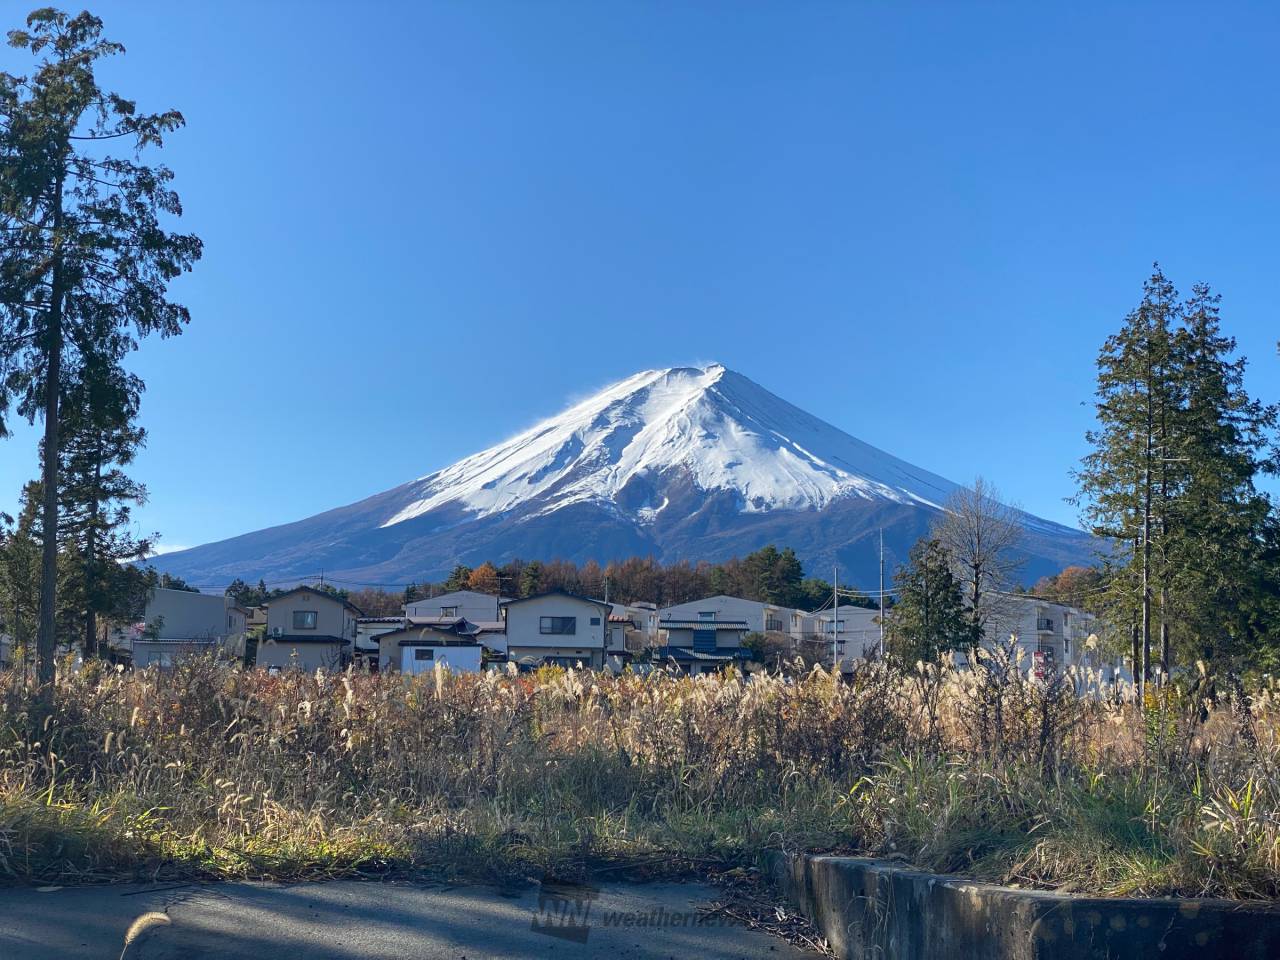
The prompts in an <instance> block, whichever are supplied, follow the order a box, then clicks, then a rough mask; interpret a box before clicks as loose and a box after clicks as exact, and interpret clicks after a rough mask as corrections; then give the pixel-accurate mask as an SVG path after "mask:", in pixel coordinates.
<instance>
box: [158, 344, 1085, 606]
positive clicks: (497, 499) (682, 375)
mask: <svg viewBox="0 0 1280 960" xmlns="http://www.w3.org/2000/svg"><path fill="white" fill-rule="evenodd" d="M955 488H956V484H954V483H952V482H951V481H949V480H946V479H944V478H942V477H940V476H937V475H936V474H933V473H930V472H928V471H926V470H922V469H920V468H918V467H914V466H912V465H911V464H909V463H907V462H905V461H903V460H900V459H898V458H897V457H894V456H892V455H890V454H888V453H885V452H884V451H882V450H878V449H876V448H875V447H872V446H870V445H869V444H866V443H863V442H862V441H861V440H858V439H856V438H854V437H851V436H849V435H848V434H846V433H844V432H843V431H841V430H838V429H836V428H835V427H833V426H831V425H830V424H827V423H825V422H823V421H822V420H819V419H818V418H817V417H814V416H812V415H811V414H808V413H806V412H805V411H803V410H800V409H799V408H798V407H795V406H793V405H792V404H790V403H787V402H786V401H785V400H782V399H781V398H779V397H777V396H775V395H774V394H772V393H770V392H769V391H767V390H765V389H764V388H763V387H761V386H759V385H758V384H756V383H753V382H752V381H751V380H749V379H747V378H746V377H744V376H741V375H740V374H737V373H734V372H732V371H730V370H726V369H725V368H724V367H722V366H720V365H719V364H713V365H711V366H708V367H705V368H692V367H677V368H673V369H668V370H649V371H645V372H643V373H638V374H636V375H635V376H632V377H629V378H627V379H626V380H623V381H621V382H619V383H616V384H614V385H613V386H610V387H608V388H606V389H604V390H602V391H600V392H599V393H597V394H595V395H594V396H592V397H591V398H589V399H587V400H584V401H582V402H581V403H578V404H576V405H575V406H573V407H571V408H569V409H568V410H566V411H565V412H564V413H562V414H560V415H559V416H556V417H553V418H551V419H549V420H546V421H544V422H542V423H539V424H538V425H537V426H535V427H533V428H531V429H529V430H526V431H525V432H523V433H521V434H519V435H518V436H516V437H514V438H512V439H511V440H508V441H506V442H504V443H500V444H497V445H496V446H493V447H490V448H489V449H487V450H483V451H481V452H480V453H477V454H474V455H473V456H470V457H467V458H465V459H463V460H460V461H458V462H457V463H455V464H453V465H452V466H449V467H446V468H445V469H443V470H439V471H436V472H435V473H430V474H427V475H426V476H424V477H420V478H419V479H417V480H413V481H410V482H409V483H406V484H403V485H401V486H399V487H396V488H394V489H392V490H388V491H386V492H384V493H380V494H377V495H375V496H373V497H369V498H368V499H366V500H362V501H360V502H358V503H354V504H351V505H349V506H346V507H340V508H338V509H336V510H330V511H327V512H325V513H322V514H318V515H317V516H314V517H310V518H308V519H306V520H301V521H298V522H296V523H290V524H285V525H283V526H279V527H272V528H269V529H267V530H261V531H257V532H255V533H249V534H245V535H243V536H240V537H234V538H232V539H230V540H224V541H221V542H219V543H212V544H206V545H205V546H201V547H196V548H194V549H191V550H185V551H182V552H179V553H173V554H166V555H165V556H163V557H161V558H158V559H157V560H156V561H155V562H156V565H157V566H159V567H161V568H163V569H165V570H168V571H169V572H171V573H175V574H178V575H180V576H182V577H184V578H186V579H187V580H189V581H191V582H195V583H202V584H221V583H225V582H229V581H230V580H231V579H233V578H235V577H237V576H240V577H244V578H246V579H256V578H258V577H265V578H266V579H268V580H278V579H288V578H291V577H302V576H307V575H311V574H314V573H317V572H318V571H320V570H321V569H323V570H324V571H325V572H326V574H328V575H329V576H332V577H337V578H343V577H345V578H348V579H351V580H357V581H363V582H377V583H393V582H407V581H409V580H423V579H435V578H440V577H442V576H444V575H446V574H447V573H448V571H449V570H450V569H451V568H452V567H453V565H454V564H456V563H468V564H476V563H479V562H480V561H482V560H484V559H492V560H495V561H502V560H505V559H509V558H511V557H513V556H521V557H525V558H542V559H549V558H553V557H564V558H567V559H572V560H578V561H584V560H587V559H591V558H594V559H597V560H601V561H605V560H609V559H613V558H618V557H624V556H630V555H632V554H653V555H655V556H658V557H660V558H662V559H664V560H677V559H689V560H694V561H696V560H703V559H705V560H719V559H725V558H727V557H729V556H732V555H735V554H738V555H741V554H744V553H746V552H749V551H750V550H753V549H756V548H757V547H759V546H762V545H763V544H765V543H770V542H773V543H778V544H780V545H781V544H787V545H791V546H793V547H795V548H796V551H797V553H799V554H800V556H801V558H802V559H803V560H805V561H806V564H807V565H809V566H813V567H814V568H815V570H818V571H820V570H826V569H827V568H829V567H830V566H831V564H833V563H834V562H836V560H837V558H838V559H839V562H840V564H841V566H842V575H843V576H845V577H852V578H854V580H855V582H860V583H863V584H867V585H869V584H870V583H871V582H872V580H873V578H874V576H875V575H876V573H877V565H878V558H877V556H876V555H875V553H874V552H873V551H871V550H870V549H869V540H870V539H871V538H875V539H877V540H878V531H879V530H880V529H881V528H883V529H884V531H885V542H886V553H887V554H888V559H889V562H890V564H896V563H897V562H899V561H900V560H901V558H904V557H905V555H906V551H907V550H908V549H909V547H910V545H911V543H912V542H914V540H915V539H916V538H917V537H918V536H919V535H920V534H922V533H923V532H925V531H926V530H927V529H928V526H929V524H930V523H931V522H932V520H933V519H934V518H935V517H936V516H937V513H938V511H939V509H940V507H941V505H942V504H943V503H944V502H945V501H946V499H947V497H948V496H949V495H950V494H951V492H952V491H954V490H955ZM1024 522H1025V525H1026V527H1027V549H1028V553H1029V554H1030V555H1031V561H1030V563H1029V564H1028V567H1027V569H1026V571H1025V574H1026V576H1027V577H1028V578H1031V577H1033V576H1038V575H1039V574H1041V573H1044V572H1056V571H1057V570H1058V569H1061V567H1062V566H1064V565H1065V564H1067V563H1070V562H1082V561H1085V560H1087V559H1088V557H1089V554H1090V550H1091V547H1090V542H1089V539H1088V538H1087V537H1086V536H1085V535H1084V534H1083V533H1081V532H1080V531H1078V530H1072V529H1071V528H1069V527H1064V526H1061V525H1059V524H1055V523H1051V522H1049V521H1046V520H1041V519H1039V518H1036V517H1032V516H1030V515H1024Z"/></svg>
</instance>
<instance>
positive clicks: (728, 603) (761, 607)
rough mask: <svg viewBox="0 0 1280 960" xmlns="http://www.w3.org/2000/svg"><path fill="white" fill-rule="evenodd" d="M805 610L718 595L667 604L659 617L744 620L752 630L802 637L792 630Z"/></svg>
mask: <svg viewBox="0 0 1280 960" xmlns="http://www.w3.org/2000/svg"><path fill="white" fill-rule="evenodd" d="M801 612H802V611H798V610H795V609H793V608H791V607H783V606H779V605H778V604H776V603H761V602H760V601H759V600H744V599H743V598H742V597H730V596H727V595H725V594H718V595H716V596H714V597H706V598H704V599H702V600H691V601H690V602H689V603H678V604H676V605H675V606H671V607H664V608H663V609H662V610H661V611H660V614H659V617H658V620H659V622H661V621H663V620H706V619H714V620H724V621H736V620H741V621H744V622H745V623H746V625H747V632H748V633H786V634H791V635H792V636H793V637H796V638H797V639H798V635H797V634H792V630H793V629H794V627H795V625H796V623H797V621H796V619H795V614H798V613H801Z"/></svg>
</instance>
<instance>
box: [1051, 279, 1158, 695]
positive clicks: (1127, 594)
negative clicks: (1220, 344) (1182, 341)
mask: <svg viewBox="0 0 1280 960" xmlns="http://www.w3.org/2000/svg"><path fill="white" fill-rule="evenodd" d="M1179 313H1180V307H1179V305H1178V302H1177V292H1176V291H1175V290H1174V288H1173V284H1171V283H1170V282H1169V281H1168V279H1167V278H1166V277H1165V276H1164V274H1163V273H1162V272H1161V271H1160V268H1159V266H1158V265H1157V266H1156V267H1155V269H1154V272H1153V273H1152V275H1151V277H1150V278H1148V280H1147V282H1146V284H1145V285H1144V288H1143V297H1142V302H1141V303H1140V304H1139V305H1138V308H1137V309H1136V310H1134V311H1133V312H1131V313H1130V314H1129V315H1128V316H1127V317H1126V318H1125V322H1124V325H1123V326H1122V327H1121V329H1120V331H1119V332H1118V333H1116V334H1114V335H1113V336H1111V337H1108V338H1107V341H1106V343H1105V344H1104V345H1103V348H1102V351H1101V353H1100V355H1099V357H1098V381H1097V391H1096V400H1095V413H1096V416H1097V420H1098V426H1097V428H1096V429H1095V430H1091V431H1089V433H1088V434H1087V435H1086V436H1087V439H1088V440H1089V442H1090V444H1091V445H1092V446H1093V449H1092V450H1091V451H1090V453H1089V454H1087V455H1086V456H1085V458H1084V460H1083V461H1082V465H1081V469H1080V470H1079V471H1077V473H1076V477H1077V480H1078V482H1079V494H1078V496H1077V502H1079V503H1080V504H1082V506H1083V515H1084V519H1085V521H1086V524H1087V525H1088V526H1089V528H1090V529H1091V530H1092V531H1093V532H1094V533H1095V534H1097V535H1098V536H1100V537H1105V538H1107V539H1108V540H1109V541H1110V542H1111V543H1112V544H1113V545H1114V546H1115V547H1116V549H1119V550H1122V551H1126V552H1127V553H1128V556H1127V558H1126V562H1124V563H1123V564H1121V565H1120V566H1119V567H1118V569H1117V574H1116V575H1115V576H1114V577H1112V578H1111V579H1110V580H1109V600H1110V603H1109V610H1110V612H1111V615H1112V617H1113V618H1116V619H1118V620H1119V621H1121V622H1125V621H1132V622H1133V623H1134V625H1135V627H1136V630H1137V633H1136V640H1137V642H1136V649H1135V664H1134V675H1135V677H1136V678H1137V680H1138V683H1139V686H1140V688H1144V687H1145V684H1146V680H1147V678H1148V677H1149V676H1150V674H1151V635H1152V624H1153V612H1154V613H1156V614H1158V615H1159V616H1160V617H1161V620H1162V623H1164V624H1165V627H1164V630H1162V633H1166V634H1167V623H1168V621H1167V614H1168V611H1167V609H1163V608H1161V609H1157V610H1155V611H1153V603H1152V600H1153V585H1154V584H1156V583H1160V584H1162V585H1167V583H1168V567H1167V556H1166V554H1165V552H1164V550H1163V547H1164V544H1165V539H1166V537H1167V536H1168V534H1169V530H1170V516H1169V512H1170V506H1171V504H1172V502H1173V501H1174V499H1175V498H1176V496H1177V491H1178V486H1179V484H1178V480H1177V478H1176V477H1175V476H1173V475H1171V469H1172V464H1173V461H1174V459H1175V458H1173V457H1171V456H1170V452H1171V451H1172V450H1173V449H1174V446H1173V444H1172V442H1171V440H1172V437H1171V428H1172V426H1173V424H1174V422H1175V421H1176V411H1177V410H1178V409H1179V406H1180V404H1179V396H1178V389H1179V384H1178V382H1177V379H1176V377H1175V371H1174V369H1173V364H1174V354H1173V334H1174V326H1175V324H1176V322H1177V319H1178V316H1179ZM1157 541H1159V545H1160V549H1156V548H1155V545H1156V542H1157ZM1162 595H1163V593H1162Z"/></svg>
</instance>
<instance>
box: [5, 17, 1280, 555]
mask: <svg viewBox="0 0 1280 960" xmlns="http://www.w3.org/2000/svg"><path fill="white" fill-rule="evenodd" d="M31 5H34V0H33V3H32V4H31ZM25 9H26V8H25V6H22V5H19V4H14V3H6V4H4V5H3V13H2V14H0V16H3V19H4V21H5V23H4V24H3V25H4V26H5V27H6V28H8V27H11V26H16V25H18V21H19V20H20V18H21V15H22V13H23V12H24V11H25ZM93 9H94V10H95V12H97V13H99V14H100V15H101V16H102V17H103V18H104V19H105V20H106V22H107V27H108V34H109V35H110V36H112V37H114V38H116V39H119V40H121V41H122V42H124V43H125V45H126V46H127V47H128V51H129V52H128V55H127V56H125V57H123V58H120V59H119V60H118V61H116V62H114V63H112V64H111V65H110V68H109V71H108V72H107V75H106V76H105V77H104V79H105V80H108V81H109V82H110V84H111V85H112V86H114V87H115V88H116V89H118V90H119V91H120V92H121V93H124V94H125V95H127V96H130V97H133V98H136V99H137V100H138V101H139V103H140V105H141V106H142V107H144V108H156V109H158V108H167V107H177V108H178V109H180V110H182V111H183V112H184V113H185V115H186V117H187V121H188V127H187V129H186V130H184V131H182V132H181V133H179V134H177V135H175V136H174V137H173V138H172V140H171V144H170V146H169V147H167V148H166V150H165V151H164V152H163V159H164V161H165V162H166V163H168V164H169V165H170V166H171V167H172V168H173V169H174V170H175V171H176V173H177V186H178V188H179V190H180V192H181V194H182V196H183V200H184V202H185V206H186V217H185V220H184V226H185V227H186V228H189V229H191V230H193V231H195V232H197V233H198V234H199V235H201V236H202V237H203V238H204V240H205V243H206V256H205V259H204V261H203V262H202V263H201V264H200V265H199V266H198V268H197V271H196V273H194V274H193V275H192V276H191V277H189V278H185V279H184V280H183V281H182V282H181V283H180V284H179V285H178V286H177V287H176V289H175V294H176V295H177V296H178V298H179V299H181V300H182V301H183V302H185V303H186V304H188V305H189V306H190V308H191V311H192V314H193V322H192V324H191V326H190V328H189V330H188V331H187V333H186V334H184V335H183V336H182V337H180V338H177V339H173V340H168V341H153V342H148V343H146V344H145V346H144V347H143V349H142V350H141V351H140V352H139V353H138V354H137V355H136V356H135V359H134V366H135V368H136V369H137V371H138V372H139V373H140V374H141V375H142V376H143V378H144V379H145V380H146V382H147V394H146V397H145V399H144V404H143V419H144V423H145V426H146V427H147V428H148V430H149V431H150V444H149V446H148V448H147V450H146V451H145V453H144V454H143V455H142V457H141V458H140V459H139V461H138V463H137V465H136V470H135V473H136V475H137V476H138V478H139V479H141V480H142V481H144V482H145V483H146V484H147V486H148V488H149V490H150V495H151V499H150V502H149V504H148V505H147V506H146V507H145V508H144V509H142V510H141V511H139V513H138V516H139V518H140V522H141V526H142V527H143V528H145V529H146V530H158V531H160V532H161V533H162V534H163V536H164V539H165V541H166V543H167V544H168V545H169V546H170V547H175V546H181V545H193V544H197V543H201V542H205V541H208V540H214V539H220V538H223V537H226V536H231V535H234V534H237V533H242V532H245V531H249V530H253V529H257V528H260V527H263V526H268V525H271V524H275V523H281V522H285V521H288V520H294V519H298V518H301V517H304V516H308V515H310V514H313V513H316V512H318V511H320V510H323V509H326V508H329V507H333V506H337V505H340V504H344V503H347V502H350V501H352V500H356V499H358V498H360V497H362V496H365V495H368V494H371V493H375V492H377V491H380V490H383V489H386V488H388V487H391V486H394V485H396V484H398V483H401V482H403V481H405V480H408V479H410V478H413V477H416V476H419V475H422V474H424V473H427V472H429V471H431V470H433V469H435V468H438V467H441V466H445V465H447V464H449V463H451V462H452V461H454V460H456V459H458V458H459V457H461V456H464V455H466V454H468V453H472V452H474V451H476V450H478V449H480V448H482V447H484V446H486V445H488V444H490V443H493V442H496V441H498V440H501V439H503V438H505V437H507V436H509V435H511V434H513V433H515V432H516V431H517V430H519V429H521V428H523V427H526V426H528V425H529V424H531V423H532V422H534V421H535V420H537V419H539V418H541V417H544V416H547V415H550V414H554V413H555V412H557V411H558V410H559V409H561V408H562V407H563V406H564V405H565V404H566V402H567V401H568V400H569V399H571V398H574V397H580V396H582V395H584V394H586V393H588V392H590V391H592V390H593V389H595V388H597V387H599V386H602V385H604V384H605V383H608V382H610V381H613V380H616V379H619V378H621V377H623V376H626V375H628V374H630V373H632V372H634V371H636V370H640V369H645V368H649V367H658V366H669V365H675V364H686V363H696V362H702V361H711V360H718V361H721V362H723V363H724V364H726V365H727V366H729V367H730V368H732V369H735V370H737V371H739V372H741V373H744V374H746V375H747V376H749V377H751V378H752V379H754V380H756V381H757V382H759V383H761V384H762V385H764V386H765V387H767V388H769V389H771V390H773V391H774V392H775V393H778V394H780V395H782V396H783V397H785V398H786V399H788V400H790V401H792V402H793V403H796V404H797V405H799V406H801V407H803V408H805V409H807V410H809V411H810V412H812V413H814V414H816V415H818V416H821V417H823V418H824V419H826V420H828V421H830V422H831V423H833V424H835V425H837V426H839V427H841V428H843V429H845V430H847V431H848V432H850V433H852V434H854V435H855V436H857V437H860V438H862V439H864V440H866V441H868V442H871V443H874V444H876V445H878V446H880V447H883V448H885V449H887V450H889V451H891V452H893V453H894V454H896V455H898V456H901V457H904V458H905V459H907V460H910V461H913V462H915V463H917V464H919V465H920V466H923V467H926V468H928V469H930V470H933V471H936V472H938V473H941V474H943V475H944V476H948V477H951V478H952V479H955V480H961V481H963V480H968V479H971V478H972V477H973V476H974V475H976V474H982V475H984V476H986V477H988V478H989V479H991V480H992V481H994V482H995V483H996V484H997V485H998V486H999V487H1000V488H1001V489H1002V490H1003V491H1004V492H1005V493H1006V495H1007V497H1008V498H1009V499H1011V500H1013V501H1016V502H1018V503H1019V504H1020V505H1022V506H1023V507H1025V508H1027V509H1029V510H1031V511H1033V512H1035V513H1038V514H1041V515H1043V516H1046V517H1050V518H1053V519H1056V520H1060V521H1064V522H1074V520H1075V510H1074V508H1073V507H1071V506H1069V505H1068V504H1066V503H1065V502H1064V498H1065V497H1067V496H1069V495H1070V493H1071V492H1072V482H1071V479H1070V476H1069V471H1070V469H1071V468H1072V467H1073V466H1074V465H1075V463H1076V462H1077V461H1078V459H1079V457H1080V455H1081V454H1082V452H1083V450H1084V441H1083V434H1084V431H1085V430H1086V429H1087V428H1088V426H1089V425H1090V422H1091V412H1090V410H1089V408H1088V406H1087V403H1088V401H1089V399H1090V396H1091V392H1092V385H1093V384H1092V380H1093V372H1094V368H1093V362H1094V359H1095V357H1096V354H1097V350H1098V347H1099V346H1100V344H1101V343H1102V341H1103V339H1104V338H1105V337H1106V335H1107V334H1108V333H1109V332H1111V331H1112V330H1113V329H1114V328H1115V327H1116V326H1117V324H1118V323H1119V322H1120V320H1121V318H1122V317H1123V315H1124V313H1125V312H1126V310H1128V309H1129V307H1130V306H1132V304H1133V303H1134V302H1135V300H1136V299H1137V297H1138V295H1139V292H1140V286H1141V283H1142V280H1143V278H1144V277H1145V276H1146V275H1147V273H1148V271H1149V268H1150V265H1151V262H1152V261H1153V260H1155V259H1159V260H1160V261H1161V262H1162V264H1163V265H1164V267H1165V269H1166V271H1167V272H1168V273H1169V274H1170V276H1171V277H1172V278H1173V279H1174V280H1175V282H1176V283H1177V284H1178V286H1179V287H1180V288H1181V289H1184V290H1185V289H1187V288H1189V287H1190V285H1191V284H1192V283H1193V282H1195V281H1198V280H1207V281H1209V282H1210V283H1212V284H1213V285H1214V286H1215V287H1216V288H1217V289H1218V290H1219V291H1220V292H1221V293H1222V294H1223V295H1224V297H1225V301H1224V316H1225V319H1226V325H1227V328H1228V330H1229V332H1231V333H1233V334H1234V335H1235V336H1237V337H1238V338H1239V340H1240V343H1241V348H1242V351H1243V352H1244V353H1245V354H1246V355H1248V356H1249V357H1250V359H1251V361H1252V365H1251V371H1250V377H1249V386H1250V388H1251V390H1253V391H1254V392H1255V393H1256V394H1258V395H1261V396H1263V397H1266V398H1268V399H1276V398H1280V361H1278V360H1277V358H1276V355H1275V340H1276V339H1277V337H1280V324H1278V323H1277V322H1276V309H1275V306H1274V296H1275V279H1276V270H1277V266H1276V265H1277V253H1278V252H1280V250H1278V246H1280V238H1278V235H1277V226H1276V225H1277V224H1278V223H1280V177H1277V176H1276V157H1277V155H1280V125H1278V124H1277V123H1276V119H1275V94H1276V90H1277V89H1278V88H1280V59H1278V58H1276V56H1275V46H1274V44H1275V39H1276V37H1277V36H1280V12H1278V10H1277V8H1276V7H1275V5H1273V4H1264V3H1258V4H1214V5H1205V4H1176V3H1151V4H1138V3H1128V4H1123V5H1117V4H1101V3H1099V4H1071V5H1068V4H1055V5H1050V4H1026V3H1008V4H973V3H966V4H950V3H936V4H908V3H892V4H891V3H843V4H837V3H807V2H795V0H789V2H775V3H749V2H734V3H723V4H719V3H709V2H706V3H691V4H690V3H675V2H668V3H651V2H644V3H638V2H637V3H625V2H581V3H556V2H514V3H501V2H479V0H465V2H456V3H427V2H413V3H409V2H406V3H355V2H348V3H335V2H318V0H311V2H307V3H302V2H297V3H288V2H283V0H280V2H271V3H262V2H258V3H234V2H231V0H221V2H219V3H216V4H181V5H179V4H172V3H161V2H145V0H127V2H125V0H98V2H95V3H93ZM0 66H2V67H4V68H6V69H15V68H16V67H18V66H19V63H18V62H17V61H16V60H15V59H14V54H13V53H12V52H10V51H8V50H5V51H3V52H0ZM34 450H35V435H34V433H33V432H32V431H29V430H20V431H19V432H18V434H17V436H16V437H15V438H14V439H12V440H9V441H4V442H0V509H5V508H8V509H12V504H13V503H14V501H15V499H16V494H17V490H18V488H19V486H20V484H21V482H22V481H23V480H25V479H27V478H28V477H30V476H31V475H33V473H34V471H35V456H34Z"/></svg>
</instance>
